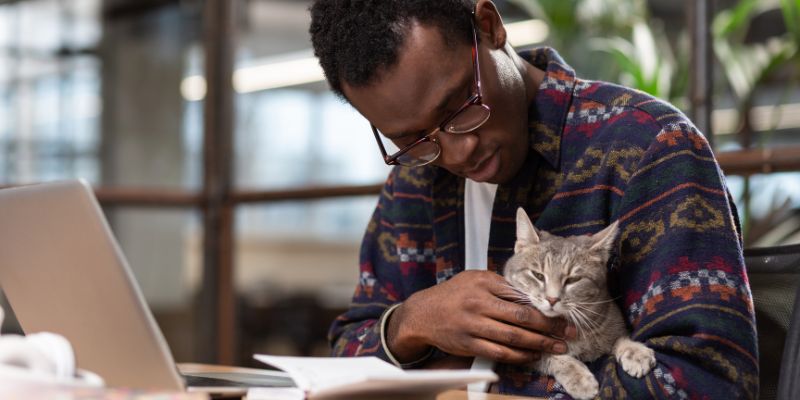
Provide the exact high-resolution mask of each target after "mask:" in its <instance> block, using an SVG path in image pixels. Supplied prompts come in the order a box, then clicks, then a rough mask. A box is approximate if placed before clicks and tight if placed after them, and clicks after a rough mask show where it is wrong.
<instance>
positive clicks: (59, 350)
mask: <svg viewBox="0 0 800 400" xmlns="http://www.w3.org/2000/svg"><path fill="white" fill-rule="evenodd" d="M4 316H5V315H4V312H3V309H2V308H0V327H2V325H3V319H4ZM0 382H2V383H4V384H11V385H15V384H16V385H23V386H24V385H37V386H42V385H53V386H68V387H102V386H103V380H102V379H101V378H100V377H99V376H97V375H95V374H93V373H91V372H89V371H84V370H76V368H75V353H74V352H73V351H72V346H71V345H70V344H69V341H68V340H67V339H66V338H64V337H63V336H61V335H58V334H55V333H50V332H39V333H33V334H30V335H27V336H20V335H0Z"/></svg>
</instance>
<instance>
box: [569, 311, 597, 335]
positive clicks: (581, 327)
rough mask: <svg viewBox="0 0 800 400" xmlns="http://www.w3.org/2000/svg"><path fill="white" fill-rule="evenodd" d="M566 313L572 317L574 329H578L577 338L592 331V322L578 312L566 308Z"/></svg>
mask: <svg viewBox="0 0 800 400" xmlns="http://www.w3.org/2000/svg"><path fill="white" fill-rule="evenodd" d="M567 313H568V314H569V315H570V316H572V320H573V322H575V328H576V329H578V334H579V336H584V335H585V334H586V333H588V332H591V331H593V330H594V329H593V326H592V325H593V324H592V322H593V321H592V320H591V319H590V318H589V317H587V316H586V315H585V314H584V313H582V312H581V311H580V310H578V309H576V308H568V309H567ZM595 328H596V327H595Z"/></svg>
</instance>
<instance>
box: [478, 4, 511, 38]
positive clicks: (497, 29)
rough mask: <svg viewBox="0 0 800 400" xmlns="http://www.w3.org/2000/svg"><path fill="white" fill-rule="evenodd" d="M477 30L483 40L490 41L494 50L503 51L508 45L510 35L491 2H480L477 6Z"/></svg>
mask: <svg viewBox="0 0 800 400" xmlns="http://www.w3.org/2000/svg"><path fill="white" fill-rule="evenodd" d="M475 28H476V29H477V30H478V35H479V36H480V37H481V40H489V43H490V44H491V47H492V48H495V49H502V48H503V47H504V46H505V45H506V41H507V40H508V34H507V33H506V28H505V27H504V26H503V19H502V18H501V17H500V13H499V12H498V11H497V6H495V5H494V3H492V1H491V0H478V3H477V4H476V5H475Z"/></svg>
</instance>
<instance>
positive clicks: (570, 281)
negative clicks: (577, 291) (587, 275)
mask: <svg viewBox="0 0 800 400" xmlns="http://www.w3.org/2000/svg"><path fill="white" fill-rule="evenodd" d="M579 280H581V278H580V277H579V276H570V277H569V278H567V280H566V281H564V284H565V285H571V284H573V283H575V282H577V281H579Z"/></svg>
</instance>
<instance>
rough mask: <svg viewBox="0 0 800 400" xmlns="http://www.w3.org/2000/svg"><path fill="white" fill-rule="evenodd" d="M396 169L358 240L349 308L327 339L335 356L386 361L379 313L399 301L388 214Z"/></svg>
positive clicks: (392, 236) (337, 321) (392, 240)
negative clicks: (356, 268)
mask: <svg viewBox="0 0 800 400" xmlns="http://www.w3.org/2000/svg"><path fill="white" fill-rule="evenodd" d="M396 174H397V169H394V170H392V172H391V174H390V175H389V177H388V178H387V180H386V183H385V185H384V187H383V190H382V191H381V194H380V197H379V200H378V205H377V207H376V208H375V211H374V213H373V215H372V219H371V220H370V222H369V225H368V226H367V231H366V233H365V234H364V238H363V241H362V244H361V253H360V265H359V279H358V284H357V285H356V289H355V293H354V294H353V299H352V302H351V304H350V307H349V309H348V310H347V311H346V312H345V313H344V314H342V315H340V316H339V317H338V318H336V320H335V321H334V322H333V324H332V325H331V328H330V330H329V332H328V340H329V341H330V343H331V346H332V355H333V356H337V357H353V356H376V357H379V358H381V359H383V360H386V361H389V362H391V361H390V360H389V357H388V356H387V354H386V352H385V351H384V349H383V347H384V346H383V345H382V342H381V332H380V330H381V323H380V322H381V317H382V315H383V313H384V312H386V310H388V309H389V307H390V306H392V305H393V304H395V303H398V302H400V301H401V299H400V295H399V294H398V291H397V289H396V288H398V287H399V282H395V281H394V279H395V278H396V276H397V275H396V274H394V273H392V272H391V271H394V270H396V269H397V263H398V257H397V254H396V238H395V237H394V234H393V230H392V226H393V221H392V218H391V216H390V214H391V212H390V210H391V207H392V200H393V197H394V194H393V190H394V189H393V188H394V181H395V177H396Z"/></svg>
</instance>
